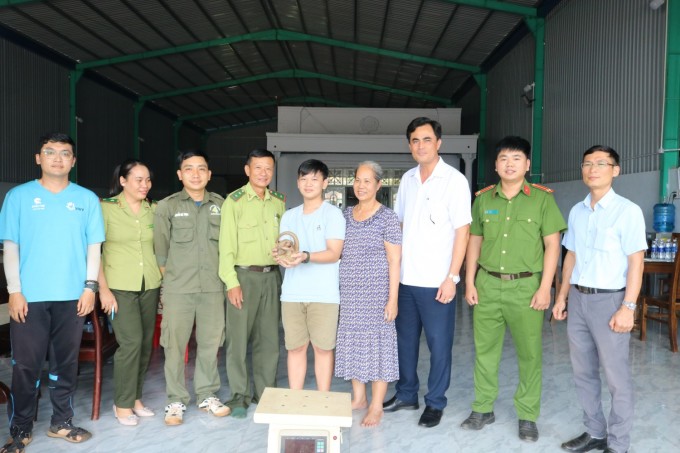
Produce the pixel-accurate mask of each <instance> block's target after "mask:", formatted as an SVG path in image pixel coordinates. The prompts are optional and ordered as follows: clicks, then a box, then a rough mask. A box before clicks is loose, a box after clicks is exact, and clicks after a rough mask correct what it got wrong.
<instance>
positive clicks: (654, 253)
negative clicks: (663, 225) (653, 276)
mask: <svg viewBox="0 0 680 453" xmlns="http://www.w3.org/2000/svg"><path fill="white" fill-rule="evenodd" d="M651 258H652V259H653V260H658V259H659V242H658V241H657V240H656V239H654V240H653V241H652V256H651Z"/></svg>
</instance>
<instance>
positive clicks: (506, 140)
mask: <svg viewBox="0 0 680 453" xmlns="http://www.w3.org/2000/svg"><path fill="white" fill-rule="evenodd" d="M504 149H507V150H511V151H522V152H523V153H524V155H525V156H527V159H530V158H531V144H530V143H529V142H528V141H527V140H525V139H523V138H522V137H518V136H516V135H508V136H507V137H503V138H502V139H501V141H499V142H498V143H496V151H495V152H496V155H495V157H494V159H498V155H499V154H500V153H501V151H503V150H504Z"/></svg>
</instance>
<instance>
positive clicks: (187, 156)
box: [177, 149, 210, 170]
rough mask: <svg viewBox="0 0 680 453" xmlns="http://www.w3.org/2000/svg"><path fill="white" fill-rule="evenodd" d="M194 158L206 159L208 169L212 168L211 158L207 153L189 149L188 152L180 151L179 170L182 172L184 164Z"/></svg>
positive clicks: (178, 156) (178, 157)
mask: <svg viewBox="0 0 680 453" xmlns="http://www.w3.org/2000/svg"><path fill="white" fill-rule="evenodd" d="M192 157H202V158H203V159H205V163H206V164H207V165H208V168H210V158H209V157H208V155H207V154H206V153H204V152H203V151H201V150H200V149H189V150H186V151H180V152H179V154H178V155H177V168H178V169H180V170H181V169H182V162H184V161H185V160H187V159H190V158H192Z"/></svg>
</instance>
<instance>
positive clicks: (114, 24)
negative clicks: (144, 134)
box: [0, 0, 554, 129]
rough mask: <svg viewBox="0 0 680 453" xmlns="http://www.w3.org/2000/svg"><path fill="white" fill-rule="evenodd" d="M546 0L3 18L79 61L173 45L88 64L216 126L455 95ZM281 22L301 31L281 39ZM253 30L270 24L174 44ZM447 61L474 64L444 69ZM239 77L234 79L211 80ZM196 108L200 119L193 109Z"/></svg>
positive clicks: (69, 2) (433, 0) (117, 9)
mask: <svg viewBox="0 0 680 453" xmlns="http://www.w3.org/2000/svg"><path fill="white" fill-rule="evenodd" d="M541 3H542V1H540V0H512V1H510V0H506V1H502V0H464V1H463V0H461V1H455V0H417V1H416V0H353V1H352V0H259V1H256V0H252V1H243V0H166V1H162V0H144V1H133V0H53V1H49V2H48V1H30V0H26V1H22V0H4V1H3V0H0V25H1V26H4V27H5V28H7V29H10V30H12V31H14V32H16V33H18V34H19V35H22V36H24V37H27V38H29V39H30V40H32V41H35V42H36V43H38V44H39V45H42V46H45V47H47V48H50V49H52V50H53V51H54V52H56V53H58V54H60V55H62V56H65V57H66V58H68V59H70V60H72V61H73V63H74V67H78V66H76V65H77V64H89V63H92V62H96V61H100V60H105V59H110V58H118V57H124V56H128V55H135V54H141V53H144V52H152V51H159V50H167V51H166V52H162V55H156V56H152V57H148V58H140V59H136V60H134V61H124V62H116V63H112V64H103V63H102V65H100V66H97V67H93V68H91V69H87V70H90V71H96V72H98V73H99V74H100V75H102V76H103V77H105V78H107V79H109V80H111V81H112V82H113V83H115V84H117V85H120V86H121V87H124V88H125V89H127V90H130V91H131V92H133V93H134V94H136V95H137V96H139V97H141V98H142V99H143V97H145V96H152V97H153V99H150V100H148V102H155V103H157V104H158V105H159V106H161V107H162V108H164V109H165V110H167V111H170V112H172V113H174V114H176V115H177V116H178V117H179V118H180V119H183V118H184V117H191V119H189V120H187V121H191V122H192V123H193V124H195V125H196V126H198V127H200V128H203V129H213V128H218V127H222V126H225V125H232V124H241V123H248V122H253V121H263V120H266V119H268V118H272V117H274V116H275V115H276V105H277V104H283V105H292V104H293V105H333V106H334V105H354V106H359V107H442V106H445V105H450V103H451V99H452V97H453V95H454V94H455V93H456V91H457V90H458V89H459V88H460V87H461V86H462V85H463V83H464V82H465V81H466V80H467V79H468V78H469V76H470V75H471V74H472V73H473V72H474V71H478V70H479V67H480V66H481V65H483V63H484V62H485V61H486V60H487V59H488V58H489V56H490V55H491V54H492V53H493V52H494V50H496V49H497V48H498V47H499V45H501V44H502V43H503V42H504V41H505V40H506V39H508V36H509V35H510V34H511V33H512V32H513V31H514V30H516V29H517V28H518V26H520V25H521V23H522V20H523V18H524V16H525V13H526V12H527V11H530V12H533V13H534V15H535V13H536V10H535V8H537V7H539V6H540V4H541ZM553 3H554V2H553ZM520 7H524V8H529V9H528V10H527V9H524V10H521V8H520ZM508 8H509V9H510V11H506V10H507V9H508ZM274 30H282V31H285V32H297V33H300V34H303V36H302V38H300V39H299V40H298V39H290V36H285V37H282V38H281V37H279V35H276V34H275V31H274ZM253 33H261V34H262V33H265V34H266V33H270V34H269V35H267V36H266V37H262V36H260V37H259V39H255V40H254V39H252V38H248V37H246V38H243V39H240V40H238V41H237V42H233V43H230V44H222V45H212V46H206V47H205V48H192V49H175V51H173V49H174V48H177V47H179V46H187V45H196V44H199V43H205V42H208V41H213V40H220V39H225V38H233V37H237V36H240V35H245V34H253ZM298 38H299V37H298ZM324 39H325V40H328V39H330V40H335V41H333V42H331V43H329V42H326V41H324ZM347 43H351V44H353V45H355V46H354V47H352V46H350V45H346V44H347ZM356 45H360V48H357V47H356ZM199 47H201V46H199ZM369 48H370V49H369ZM179 50H182V51H181V52H180V51H179ZM384 51H392V52H393V53H392V54H389V52H387V53H386V52H384ZM395 53H397V54H395ZM413 57H427V58H431V59H436V60H438V61H429V62H423V61H419V60H418V58H413ZM442 61H444V62H447V63H458V64H459V65H467V66H454V67H451V66H450V65H449V66H448V67H446V66H445V65H443V64H441V62H442ZM253 79H256V80H253ZM231 80H233V81H235V83H234V84H233V86H220V87H215V86H214V85H216V84H220V83H222V82H226V81H231ZM204 87H210V89H203V88H204ZM187 89H189V92H183V93H173V92H174V91H176V90H187ZM191 89H194V90H191ZM163 94H166V95H167V96H164V95H163ZM210 112H214V113H213V114H210ZM197 115H203V117H199V118H193V117H194V116H197Z"/></svg>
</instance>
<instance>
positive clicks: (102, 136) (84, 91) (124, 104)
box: [77, 77, 133, 195]
mask: <svg viewBox="0 0 680 453" xmlns="http://www.w3.org/2000/svg"><path fill="white" fill-rule="evenodd" d="M77 94H78V97H77V112H78V113H77V115H78V117H79V118H80V119H81V121H82V122H81V121H79V123H78V138H77V139H78V184H81V185H83V186H85V187H88V188H91V189H93V190H95V192H97V193H99V194H100V195H104V194H106V193H107V192H108V190H109V182H110V179H111V174H112V173H113V169H114V168H115V166H116V165H118V164H120V163H121V162H122V161H123V160H125V159H126V158H128V157H132V155H133V150H132V144H133V142H132V122H133V108H132V106H133V101H132V100H131V99H130V98H128V97H126V96H123V95H122V94H120V93H117V92H115V91H113V90H111V89H108V88H106V87H102V86H101V85H99V84H98V83H96V82H93V81H92V80H89V79H87V78H85V77H83V78H82V79H81V80H80V82H78V92H77Z"/></svg>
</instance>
